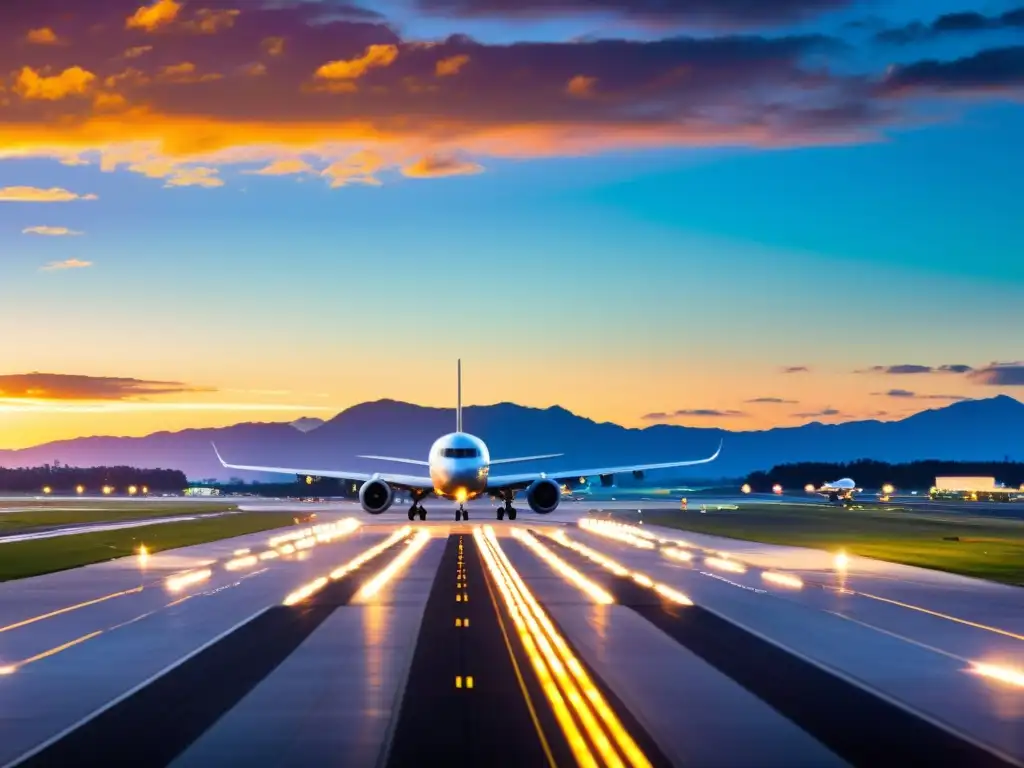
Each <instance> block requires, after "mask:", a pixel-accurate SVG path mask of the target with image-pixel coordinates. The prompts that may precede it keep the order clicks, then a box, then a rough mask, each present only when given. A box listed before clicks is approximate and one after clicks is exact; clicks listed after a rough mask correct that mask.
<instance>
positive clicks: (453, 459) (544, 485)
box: [213, 360, 722, 521]
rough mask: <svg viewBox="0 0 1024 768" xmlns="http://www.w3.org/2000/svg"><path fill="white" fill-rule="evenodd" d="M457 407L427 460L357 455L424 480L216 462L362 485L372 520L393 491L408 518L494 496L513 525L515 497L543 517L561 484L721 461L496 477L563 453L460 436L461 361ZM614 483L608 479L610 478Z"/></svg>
mask: <svg viewBox="0 0 1024 768" xmlns="http://www.w3.org/2000/svg"><path fill="white" fill-rule="evenodd" d="M458 380H459V381H458V404H457V407H456V410H455V431H454V432H452V433H450V434H447V435H444V436H443V437H440V438H438V439H437V440H435V441H434V444H433V445H432V446H431V447H430V453H429V454H428V457H427V460H426V461H420V460H419V459H402V458H395V457H392V456H359V457H358V458H360V459H376V460H379V461H394V462H399V463H402V464H412V465H415V466H419V467H426V475H400V474H393V473H391V472H374V473H373V474H368V473H366V472H345V471H340V470H333V469H291V468H285V467H255V466H248V465H244V464H228V463H227V462H226V461H224V459H223V458H222V457H221V455H220V452H219V451H218V450H217V446H216V445H214V446H213V450H214V453H216V454H217V459H218V460H219V461H220V463H221V464H222V465H223V466H225V467H227V468H228V469H242V470H249V471H253V472H279V473H281V474H287V475H312V476H316V477H334V478H340V479H343V480H348V481H349V482H359V483H362V487H361V488H360V489H359V503H360V504H362V506H363V509H364V510H366V512H368V513H370V514H371V515H379V514H381V513H383V512H385V511H386V510H387V509H388V508H389V507H390V506H391V505H392V503H393V502H394V500H395V490H399V491H406V492H408V493H409V494H410V495H411V496H412V500H413V503H412V506H411V507H409V519H410V520H415V519H416V517H417V516H418V517H419V519H420V520H426V519H427V510H426V509H424V508H423V500H424V499H425V498H427V496H429V495H430V494H434V495H435V496H438V497H439V498H442V499H450V500H452V501H455V502H457V503H458V505H459V506H458V509H456V511H455V519H456V521H458V520H460V519H461V520H468V519H469V512H467V511H466V502H467V501H469V500H471V499H475V498H478V497H480V496H485V495H486V496H491V497H494V498H500V499H503V500H504V502H505V504H504V506H503V507H499V508H498V519H499V520H502V519H504V517H505V516H506V515H507V516H508V519H509V520H515V519H516V509H515V507H513V506H512V503H513V501H514V500H515V497H516V494H517V493H518V492H520V491H525V492H526V502H527V503H528V504H529V505H530V509H532V510H533V511H534V512H536V513H537V514H540V515H547V514H550V513H552V512H554V511H555V509H556V508H557V507H558V502H559V501H561V497H562V483H563V482H565V481H567V480H570V479H574V480H576V481H579V480H580V478H587V477H595V476H599V477H604V478H609V476H612V475H616V474H622V473H626V472H632V473H633V475H634V476H635V477H637V478H640V477H643V473H644V472H647V471H648V470H655V469H675V468H676V467H689V466H694V465H697V464H708V463H710V462H712V461H714V460H715V459H717V458H718V454H719V453H721V451H722V446H721V444H719V446H718V450H717V451H715V453H714V454H713V455H712V456H709V457H708V458H706V459H697V460H690V461H669V462H665V463H662V464H631V465H626V466H621V467H600V468H597V469H575V470H566V471H564V472H563V471H558V472H557V473H553V474H551V475H549V474H547V473H545V472H537V471H533V472H526V473H523V474H518V475H492V474H491V467H494V466H498V465H504V464H515V463H521V462H525V461H539V460H541V459H554V458H558V457H559V456H562V455H564V454H561V453H553V454H546V455H543V456H522V457H518V458H512V459H491V456H490V453H489V452H488V451H487V446H486V445H485V444H484V441H483V440H481V439H480V438H478V437H474V436H473V435H470V434H468V433H466V432H463V431H462V361H461V360H460V361H459V363H458ZM609 479H610V478H609Z"/></svg>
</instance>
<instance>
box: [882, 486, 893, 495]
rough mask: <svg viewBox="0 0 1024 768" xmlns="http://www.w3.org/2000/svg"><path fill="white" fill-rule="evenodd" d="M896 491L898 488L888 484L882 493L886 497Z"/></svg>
mask: <svg viewBox="0 0 1024 768" xmlns="http://www.w3.org/2000/svg"><path fill="white" fill-rule="evenodd" d="M895 490H896V488H895V487H893V485H892V483H886V484H885V485H883V486H882V493H884V494H885V495H886V496H891V495H892V493H893V491H895Z"/></svg>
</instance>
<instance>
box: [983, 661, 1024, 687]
mask: <svg viewBox="0 0 1024 768" xmlns="http://www.w3.org/2000/svg"><path fill="white" fill-rule="evenodd" d="M971 671H972V672H974V673H975V674H976V675H981V676H982V677H988V678H991V679H993V680H998V681H999V682H1001V683H1009V684H1010V685H1015V686H1017V687H1019V688H1024V672H1021V671H1020V670H1018V669H1013V668H1012V667H1004V666H1001V665H999V664H982V663H981V662H977V661H975V662H972V663H971Z"/></svg>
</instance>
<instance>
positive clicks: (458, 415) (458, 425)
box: [455, 359, 462, 432]
mask: <svg viewBox="0 0 1024 768" xmlns="http://www.w3.org/2000/svg"><path fill="white" fill-rule="evenodd" d="M458 372H459V373H458V375H459V399H458V404H457V405H456V407H455V431H456V432H461V431H462V360H461V359H460V360H459V363H458Z"/></svg>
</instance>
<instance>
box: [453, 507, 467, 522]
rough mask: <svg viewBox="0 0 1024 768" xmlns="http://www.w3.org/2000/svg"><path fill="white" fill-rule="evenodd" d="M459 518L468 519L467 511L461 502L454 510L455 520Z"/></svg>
mask: <svg viewBox="0 0 1024 768" xmlns="http://www.w3.org/2000/svg"><path fill="white" fill-rule="evenodd" d="M459 520H469V512H468V511H467V510H466V508H465V507H464V506H462V505H461V504H460V505H459V508H458V509H456V510H455V522H458V521H459Z"/></svg>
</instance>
